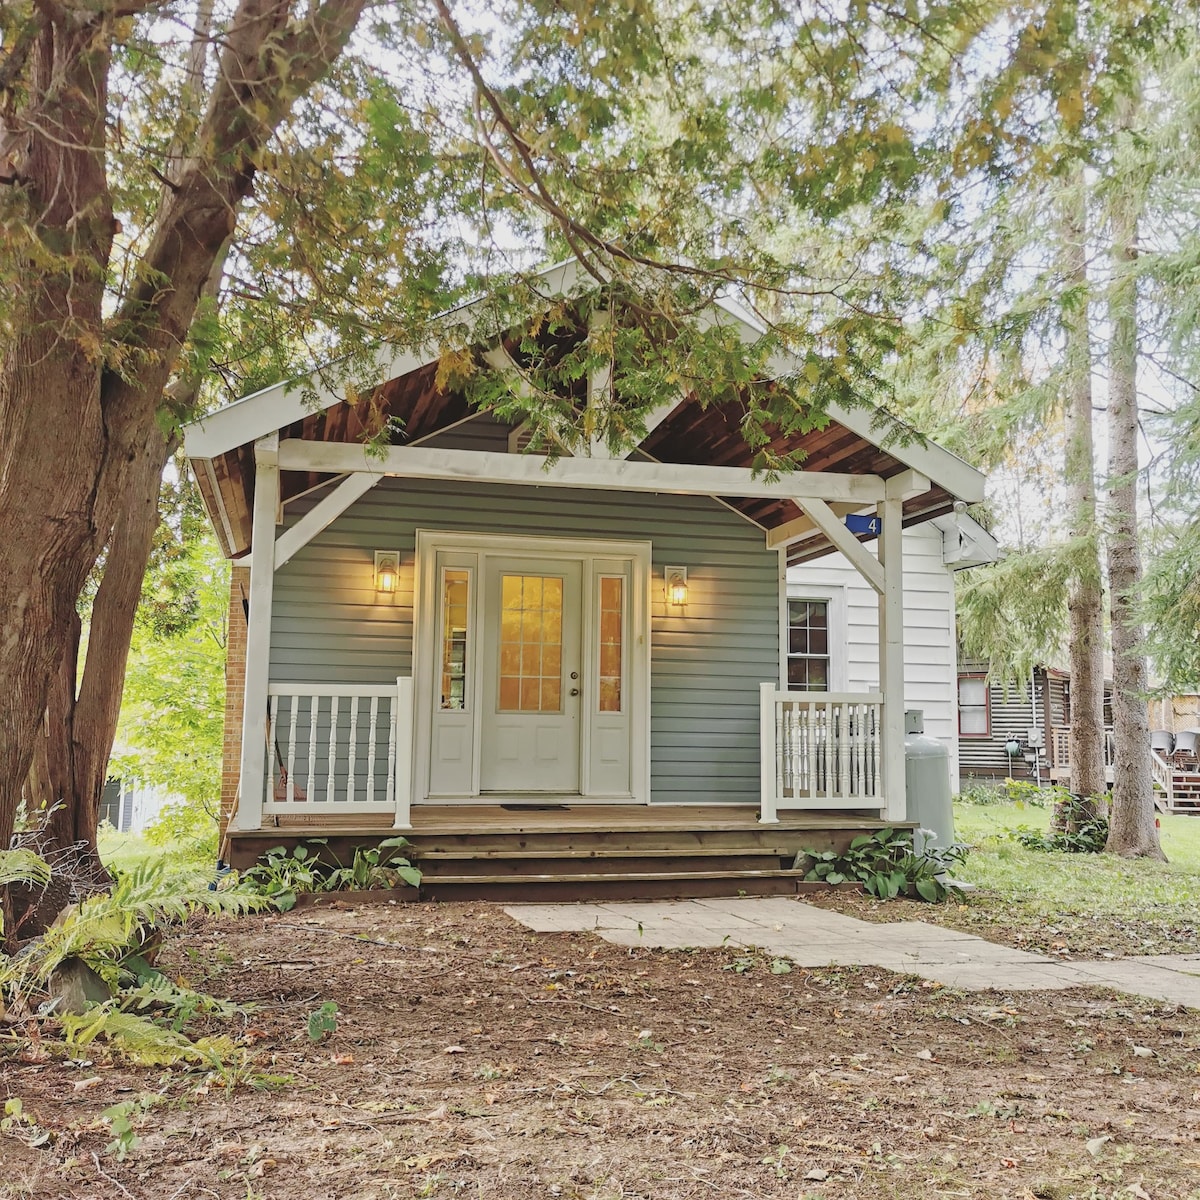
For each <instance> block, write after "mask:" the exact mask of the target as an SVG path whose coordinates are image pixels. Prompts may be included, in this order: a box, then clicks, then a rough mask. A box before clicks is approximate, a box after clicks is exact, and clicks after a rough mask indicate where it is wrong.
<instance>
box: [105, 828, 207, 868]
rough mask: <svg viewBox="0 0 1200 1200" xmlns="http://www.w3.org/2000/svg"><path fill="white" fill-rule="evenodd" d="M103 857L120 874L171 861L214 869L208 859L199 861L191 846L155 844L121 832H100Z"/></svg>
mask: <svg viewBox="0 0 1200 1200" xmlns="http://www.w3.org/2000/svg"><path fill="white" fill-rule="evenodd" d="M99 845H100V858H101V860H102V861H103V862H104V864H105V866H109V867H115V868H116V869H117V870H118V871H130V870H132V869H133V868H134V867H139V866H141V865H142V864H143V863H147V862H152V861H154V860H156V859H161V858H168V859H171V860H172V861H174V862H178V863H180V864H181V865H186V866H189V867H194V866H211V865H212V863H211V861H210V860H209V859H207V858H203V859H201V858H198V857H197V855H196V853H195V851H194V849H193V848H192V846H191V845H189V844H185V843H183V842H170V843H168V844H167V845H165V846H155V845H151V843H150V842H148V841H146V839H145V838H144V837H142V835H141V834H140V833H118V832H117V831H116V830H115V829H105V830H101V831H100V837H99Z"/></svg>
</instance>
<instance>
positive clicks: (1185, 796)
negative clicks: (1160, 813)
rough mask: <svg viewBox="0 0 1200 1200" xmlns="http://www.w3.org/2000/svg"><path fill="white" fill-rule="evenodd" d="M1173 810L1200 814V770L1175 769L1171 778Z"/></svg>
mask: <svg viewBox="0 0 1200 1200" xmlns="http://www.w3.org/2000/svg"><path fill="white" fill-rule="evenodd" d="M1171 811H1172V812H1176V813H1197V814H1200V771H1178V770H1177V771H1175V772H1174V775H1173V777H1172V780H1171Z"/></svg>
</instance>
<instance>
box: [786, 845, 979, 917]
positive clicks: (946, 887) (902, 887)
mask: <svg viewBox="0 0 1200 1200" xmlns="http://www.w3.org/2000/svg"><path fill="white" fill-rule="evenodd" d="M923 832H928V831H923ZM804 854H805V855H806V856H807V857H808V858H809V859H810V860H811V861H812V867H811V868H810V869H809V871H808V874H807V875H805V877H804V878H805V879H806V880H810V881H812V880H821V881H824V882H825V883H828V884H830V885H831V886H836V885H837V884H839V883H845V882H846V880H848V879H854V880H857V881H858V882H859V883H861V884H862V885H863V886H864V887H865V888H866V889H867V891H868V892H869V893H870V894H871V895H872V896H876V897H878V898H879V899H880V900H891V899H893V898H894V897H896V896H898V895H900V893H901V892H905V893H909V892H911V893H912V894H913V895H915V896H918V897H919V898H920V899H922V900H926V901H928V902H929V903H931V904H935V903H939V902H940V901H942V900H945V899H946V898H947V897H948V896H951V895H954V896H961V895H962V891H961V889H960V888H958V887H956V886H955V885H954V883H953V881H952V880H951V878H950V875H951V872H952V870H953V868H954V867H956V866H958V865H960V864H961V863H963V862H964V861H965V860H966V857H967V847H966V846H963V845H958V844H955V845H952V846H942V847H938V846H933V845H931V844H930V841H929V839H928V838H926V841H925V845H924V847H923V848H922V849H921V850H920V851H917V850H915V849H914V848H913V840H912V834H911V833H910V832H908V831H907V830H899V829H890V828H888V829H880V830H877V831H876V832H874V833H864V834H860V835H859V836H858V837H856V838H855V839H854V840H853V841H852V842H851V843H850V845H849V847H848V848H847V849H846V851H845V852H844V853H842V854H838V853H837V852H836V851H834V850H805V851H804Z"/></svg>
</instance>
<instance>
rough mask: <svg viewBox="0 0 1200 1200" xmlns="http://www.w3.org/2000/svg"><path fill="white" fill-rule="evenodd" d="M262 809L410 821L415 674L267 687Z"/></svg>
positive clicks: (400, 826)
mask: <svg viewBox="0 0 1200 1200" xmlns="http://www.w3.org/2000/svg"><path fill="white" fill-rule="evenodd" d="M267 697H268V712H269V716H268V732H267V759H268V768H267V779H266V795H265V797H264V800H263V812H264V813H265V814H266V813H272V814H280V815H282V814H288V815H291V816H299V815H305V814H317V813H321V814H325V815H328V816H334V815H337V816H342V817H346V816H351V815H354V814H358V813H395V817H396V819H395V822H394V824H395V827H396V828H398V829H404V828H407V827H408V825H409V811H410V808H409V805H410V800H411V797H410V795H409V793H410V790H411V783H410V764H411V754H412V680H411V679H408V678H400V679H397V680H396V682H395V683H394V684H358V683H353V684H326V683H271V684H268V686H267Z"/></svg>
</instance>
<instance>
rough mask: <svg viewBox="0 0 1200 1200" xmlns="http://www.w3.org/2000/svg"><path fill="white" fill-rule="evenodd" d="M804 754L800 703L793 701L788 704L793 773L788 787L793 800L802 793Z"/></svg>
mask: <svg viewBox="0 0 1200 1200" xmlns="http://www.w3.org/2000/svg"><path fill="white" fill-rule="evenodd" d="M803 754H804V746H803V740H802V738H801V734H800V705H799V704H798V703H795V702H792V703H789V704H788V767H789V769H790V773H791V778H790V779H789V780H788V787H789V788H790V789H791V795H792V799H793V800H794V799H795V798H796V797H797V796H799V795H800V791H801V786H800V781H801V778H802V776H801V774H800V773H801V771H803V769H804V757H803Z"/></svg>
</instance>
